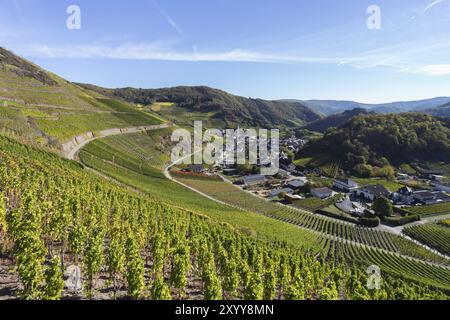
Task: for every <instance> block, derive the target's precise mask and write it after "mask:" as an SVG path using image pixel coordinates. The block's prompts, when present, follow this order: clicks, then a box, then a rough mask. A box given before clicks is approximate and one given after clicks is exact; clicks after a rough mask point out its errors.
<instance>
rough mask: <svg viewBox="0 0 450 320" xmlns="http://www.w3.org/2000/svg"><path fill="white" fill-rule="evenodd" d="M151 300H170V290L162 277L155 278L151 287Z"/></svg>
mask: <svg viewBox="0 0 450 320" xmlns="http://www.w3.org/2000/svg"><path fill="white" fill-rule="evenodd" d="M152 299H153V300H172V296H171V294H170V289H169V287H168V286H167V284H166V283H164V278H163V277H162V276H157V277H156V279H155V281H154V282H153V287H152Z"/></svg>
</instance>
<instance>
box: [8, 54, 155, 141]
mask: <svg viewBox="0 0 450 320" xmlns="http://www.w3.org/2000/svg"><path fill="white" fill-rule="evenodd" d="M0 114H1V115H2V116H1V117H0V130H1V132H2V133H3V134H7V135H10V136H14V137H17V138H20V139H21V140H26V142H30V143H37V144H40V145H47V146H50V147H54V148H58V147H60V145H61V143H64V142H66V141H68V140H70V139H71V138H73V137H75V136H77V135H79V134H82V133H85V132H88V131H97V130H104V129H109V128H122V127H130V126H138V125H151V124H157V123H160V120H158V119H156V118H155V117H154V116H153V115H152V114H149V113H146V112H143V111H140V110H137V109H136V107H134V106H132V105H130V104H128V103H125V102H122V101H119V100H117V99H112V98H109V97H106V96H103V95H101V94H99V93H97V92H94V91H90V90H87V89H85V88H81V87H79V86H77V85H75V84H72V83H70V82H68V81H66V80H64V79H62V78H60V77H58V76H56V75H54V74H52V73H50V72H48V71H46V70H43V69H42V68H40V67H38V66H36V65H34V64H33V63H31V62H29V61H27V60H25V59H22V58H20V57H18V56H16V55H15V54H13V53H12V52H10V51H8V50H6V49H3V48H0Z"/></svg>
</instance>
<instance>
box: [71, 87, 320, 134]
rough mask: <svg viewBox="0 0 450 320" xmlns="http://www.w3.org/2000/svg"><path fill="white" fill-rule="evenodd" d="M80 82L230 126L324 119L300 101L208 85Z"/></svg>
mask: <svg viewBox="0 0 450 320" xmlns="http://www.w3.org/2000/svg"><path fill="white" fill-rule="evenodd" d="M78 85H79V86H82V87H84V88H86V89H89V90H92V91H96V92H99V93H101V94H103V95H108V96H110V97H114V98H118V99H122V100H124V101H127V102H131V103H136V104H144V105H151V104H152V103H155V102H172V103H175V104H176V106H177V107H179V108H182V110H183V111H184V112H186V114H184V115H185V116H186V117H188V116H189V114H190V113H200V114H202V115H204V116H208V115H209V117H210V118H212V119H214V120H215V121H216V122H220V123H222V124H223V125H227V126H236V125H241V126H251V127H265V128H272V127H275V126H276V127H278V126H286V127H299V126H303V125H305V124H308V123H311V122H313V121H316V120H319V119H321V118H322V115H321V114H319V113H318V112H316V111H313V110H312V109H310V108H308V107H307V106H305V105H303V104H302V103H301V102H298V101H292V102H288V101H269V100H262V99H252V98H245V97H240V96H235V95H232V94H230V93H227V92H225V91H222V90H219V89H214V88H210V87H206V86H196V87H188V86H180V87H174V88H162V89H135V88H120V89H106V88H101V87H97V86H93V85H88V84H78ZM178 111H179V110H178Z"/></svg>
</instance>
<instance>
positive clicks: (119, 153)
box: [80, 129, 323, 251]
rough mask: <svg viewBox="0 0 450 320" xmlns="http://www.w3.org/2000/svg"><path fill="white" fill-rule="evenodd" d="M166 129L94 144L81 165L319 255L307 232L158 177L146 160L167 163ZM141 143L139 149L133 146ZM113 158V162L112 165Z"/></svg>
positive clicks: (316, 240) (317, 241) (157, 165)
mask: <svg viewBox="0 0 450 320" xmlns="http://www.w3.org/2000/svg"><path fill="white" fill-rule="evenodd" d="M167 130H168V129H164V130H156V131H151V132H148V133H147V134H142V133H140V134H127V135H123V136H114V137H109V138H106V139H102V140H97V141H94V142H92V143H90V144H88V145H87V146H86V147H84V148H83V149H82V150H81V152H80V159H81V161H82V163H83V164H85V165H86V166H88V167H91V168H94V169H96V170H98V171H99V172H101V173H103V174H105V175H107V176H109V177H112V178H114V179H115V180H117V181H120V182H122V183H124V184H126V185H129V186H131V187H133V188H135V189H138V190H140V191H142V192H145V193H147V194H149V195H151V196H152V197H154V198H155V199H159V200H160V201H163V202H167V203H170V204H171V205H173V206H177V207H181V208H183V209H187V210H190V211H195V212H198V213H201V214H204V215H206V216H209V217H211V218H212V219H215V220H218V221H221V222H224V223H226V224H229V225H230V226H232V227H234V228H236V229H237V230H242V231H243V232H245V233H248V234H253V235H257V236H258V237H261V238H270V239H275V238H276V239H278V240H282V241H286V242H288V243H290V244H292V245H294V246H298V247H302V246H306V247H308V248H312V249H313V250H315V251H320V250H321V249H322V246H323V239H321V238H320V237H318V236H317V235H314V234H312V233H311V232H306V231H304V230H300V229H298V228H296V227H295V226H287V225H281V224H280V223H278V222H277V221H274V220H273V219H270V218H265V217H264V219H261V216H260V215H258V214H256V213H253V212H248V211H244V210H239V209H236V208H232V207H229V206H224V205H222V204H219V203H217V202H214V201H211V200H209V199H205V198H204V197H202V196H200V195H199V194H197V193H195V192H193V191H191V190H188V189H186V188H184V187H182V186H180V185H179V184H177V183H175V182H173V181H170V180H168V179H166V178H165V177H164V175H163V174H162V172H161V171H162V169H163V164H162V162H160V160H157V161H156V162H153V165H151V164H150V163H149V162H148V161H147V160H145V161H143V159H144V157H145V158H146V159H153V160H152V161H155V159H161V160H163V159H167V154H165V153H163V151H164V150H163V149H161V148H159V147H158V145H159V143H157V142H158V141H161V137H165V136H167V132H168V131H167ZM137 143H139V144H141V143H143V146H144V145H145V146H147V147H142V148H136V147H135V145H136V144H137ZM113 155H114V161H113Z"/></svg>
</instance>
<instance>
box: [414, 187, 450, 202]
mask: <svg viewBox="0 0 450 320" xmlns="http://www.w3.org/2000/svg"><path fill="white" fill-rule="evenodd" d="M413 198H414V201H415V202H417V203H420V204H423V205H430V204H437V203H442V202H450V196H448V195H447V194H445V193H444V192H441V191H428V190H423V191H417V192H414V193H413Z"/></svg>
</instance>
